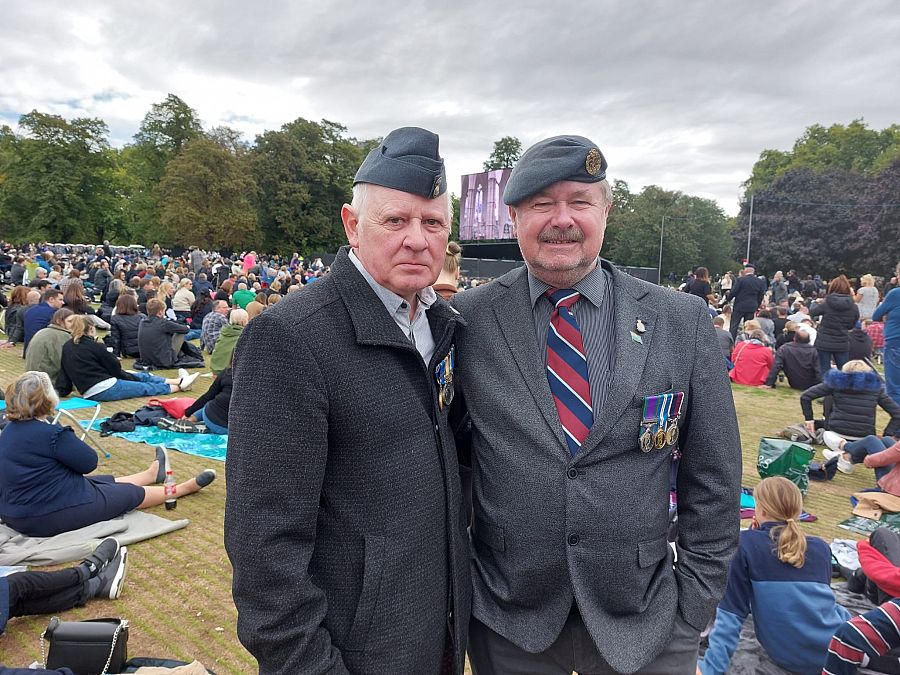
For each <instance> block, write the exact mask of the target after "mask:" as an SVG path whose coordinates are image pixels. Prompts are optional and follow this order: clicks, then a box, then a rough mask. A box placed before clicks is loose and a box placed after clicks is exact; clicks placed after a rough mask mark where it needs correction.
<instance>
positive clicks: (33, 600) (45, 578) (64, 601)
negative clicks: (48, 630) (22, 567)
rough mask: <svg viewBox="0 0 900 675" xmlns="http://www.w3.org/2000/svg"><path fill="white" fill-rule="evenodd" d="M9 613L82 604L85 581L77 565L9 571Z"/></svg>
mask: <svg viewBox="0 0 900 675" xmlns="http://www.w3.org/2000/svg"><path fill="white" fill-rule="evenodd" d="M7 581H8V582H9V615H10V616H11V617H12V616H27V615H30V614H52V613H53V612H62V611H64V610H67V609H71V608H72V607H75V606H76V605H83V604H84V602H85V601H86V600H87V596H88V592H87V584H86V581H85V579H84V578H83V574H82V573H81V572H80V571H79V570H78V568H77V567H70V568H68V569H65V570H60V571H58V572H18V573H15V574H11V575H9V577H8V578H7Z"/></svg>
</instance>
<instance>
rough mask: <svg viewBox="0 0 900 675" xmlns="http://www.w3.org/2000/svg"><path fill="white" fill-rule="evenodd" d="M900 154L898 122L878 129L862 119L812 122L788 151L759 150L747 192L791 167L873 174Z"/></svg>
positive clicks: (782, 173) (747, 185) (767, 183)
mask: <svg viewBox="0 0 900 675" xmlns="http://www.w3.org/2000/svg"><path fill="white" fill-rule="evenodd" d="M897 157H900V125H896V124H894V125H892V126H890V127H887V128H886V129H882V130H881V131H877V130H875V129H870V128H869V127H868V126H867V125H866V123H865V122H864V121H862V120H854V121H852V122H851V123H850V124H848V125H847V126H844V125H841V124H832V125H831V126H830V127H827V128H826V127H824V126H822V125H821V124H814V125H812V126H810V127H808V128H807V129H806V131H805V132H804V133H803V135H802V136H801V137H800V138H798V139H797V141H796V142H795V143H794V147H793V148H792V149H791V150H790V151H789V152H784V151H780V150H763V151H762V153H760V157H759V160H758V161H757V162H756V164H755V165H754V166H753V171H752V173H751V175H750V179H749V180H748V181H747V183H746V184H745V185H746V187H747V189H748V191H754V192H755V191H758V190H761V189H764V188H766V187H769V186H771V185H772V184H773V183H774V182H775V181H776V180H777V179H778V178H780V177H781V176H783V175H784V174H786V173H787V172H788V171H791V170H793V169H810V170H812V171H814V172H819V173H820V172H823V171H827V170H828V169H843V170H845V171H855V172H858V173H863V174H869V175H871V174H876V173H878V172H879V171H881V170H883V169H884V168H886V167H887V166H889V165H890V164H891V163H892V161H893V160H894V159H896V158H897Z"/></svg>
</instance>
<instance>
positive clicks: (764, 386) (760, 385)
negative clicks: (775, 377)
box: [756, 384, 775, 389]
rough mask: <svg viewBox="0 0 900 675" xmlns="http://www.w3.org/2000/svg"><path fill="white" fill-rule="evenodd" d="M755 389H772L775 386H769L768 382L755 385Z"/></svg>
mask: <svg viewBox="0 0 900 675" xmlns="http://www.w3.org/2000/svg"><path fill="white" fill-rule="evenodd" d="M756 388H757V389H774V388H775V387H770V386H769V385H768V384H758V385H756Z"/></svg>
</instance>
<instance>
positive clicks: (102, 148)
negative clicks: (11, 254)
mask: <svg viewBox="0 0 900 675" xmlns="http://www.w3.org/2000/svg"><path fill="white" fill-rule="evenodd" d="M19 127H20V129H21V130H22V131H21V134H19V135H16V134H12V133H11V131H10V130H9V128H8V127H7V128H5V129H4V130H3V131H2V133H0V148H2V152H0V168H2V171H3V176H2V186H0V222H2V223H4V224H5V225H6V231H4V233H3V236H5V237H7V238H15V239H20V240H30V241H34V240H40V239H50V240H53V241H67V242H68V241H98V240H102V239H104V238H107V237H109V236H111V235H113V234H114V233H118V232H119V230H120V226H121V223H120V220H121V214H120V203H119V201H118V195H119V191H118V186H117V181H116V173H115V152H114V151H112V150H110V148H109V143H108V141H107V134H108V130H107V127H106V124H105V123H104V122H103V121H102V120H100V119H95V118H75V119H72V120H66V119H64V118H62V117H60V116H58V115H48V114H45V113H39V112H37V111H32V112H30V113H28V114H26V115H22V117H21V118H20V120H19Z"/></svg>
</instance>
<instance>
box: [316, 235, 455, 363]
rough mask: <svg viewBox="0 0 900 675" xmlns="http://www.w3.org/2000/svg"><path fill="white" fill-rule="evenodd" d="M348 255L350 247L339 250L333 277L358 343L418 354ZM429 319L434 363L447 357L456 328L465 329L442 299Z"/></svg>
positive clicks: (429, 311) (431, 310)
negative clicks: (433, 348) (433, 346)
mask: <svg viewBox="0 0 900 675" xmlns="http://www.w3.org/2000/svg"><path fill="white" fill-rule="evenodd" d="M349 253H350V247H349V246H342V247H341V248H340V250H338V253H337V256H336V257H335V259H334V263H332V266H331V270H332V271H331V277H332V278H333V279H334V283H335V286H336V287H337V289H338V293H339V294H340V296H341V300H342V301H343V303H344V306H345V307H346V308H347V312H348V314H349V315H350V321H351V322H352V323H353V329H354V331H355V333H356V341H357V343H358V344H361V345H380V346H384V347H396V348H397V349H404V350H406V351H411V352H414V353H416V354H418V351H417V350H416V348H415V346H414V345H413V344H412V342H410V341H409V339H408V338H407V337H406V336H405V335H404V334H403V332H402V331H401V330H400V327H399V326H398V325H397V323H396V322H395V321H394V319H393V318H392V317H391V316H390V314H388V311H387V308H386V307H385V305H384V303H383V302H382V300H381V299H380V298H379V297H378V295H376V293H375V291H374V290H373V289H372V287H371V286H370V285H369V283H368V282H367V281H366V280H365V278H364V277H363V275H362V274H360V272H359V270H357V269H356V266H355V265H354V264H353V262H352V261H351V260H350V255H349ZM426 316H427V317H428V323H429V325H430V326H431V332H432V335H433V336H434V345H435V350H434V357H432V361H434V360H435V359H436V358H438V356H440V358H443V357H444V356H445V355H446V352H447V349H449V346H450V341H451V339H452V337H453V331H454V330H455V328H456V326H457V325H461V326H464V325H465V321H464V320H463V318H462V317H461V316H460V315H459V313H458V312H457V311H456V310H455V309H453V308H451V307H450V305H449V304H448V303H447V302H445V301H444V300H443V299H442V298H440V297H438V298H436V299H435V301H434V303H433V304H432V305H431V307H430V308H429V309H428V312H427V313H426Z"/></svg>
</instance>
